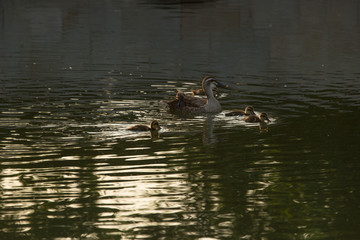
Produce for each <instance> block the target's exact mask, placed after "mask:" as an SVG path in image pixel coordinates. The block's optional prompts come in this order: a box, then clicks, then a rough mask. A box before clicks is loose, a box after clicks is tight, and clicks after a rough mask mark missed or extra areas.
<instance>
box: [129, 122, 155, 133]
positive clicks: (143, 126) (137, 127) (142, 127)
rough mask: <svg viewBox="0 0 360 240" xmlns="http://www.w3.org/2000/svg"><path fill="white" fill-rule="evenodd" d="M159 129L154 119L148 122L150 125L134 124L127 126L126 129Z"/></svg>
mask: <svg viewBox="0 0 360 240" xmlns="http://www.w3.org/2000/svg"><path fill="white" fill-rule="evenodd" d="M159 129H161V127H160V125H159V122H158V121H156V120H152V121H151V122H150V127H148V126H146V125H141V124H139V125H134V126H132V127H129V128H127V129H126V130H130V131H157V130H159Z"/></svg>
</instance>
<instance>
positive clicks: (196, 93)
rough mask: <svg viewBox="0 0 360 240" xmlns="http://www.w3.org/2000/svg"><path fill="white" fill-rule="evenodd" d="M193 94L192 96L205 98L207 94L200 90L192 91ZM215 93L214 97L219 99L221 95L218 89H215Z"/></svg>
mask: <svg viewBox="0 0 360 240" xmlns="http://www.w3.org/2000/svg"><path fill="white" fill-rule="evenodd" d="M191 92H192V95H193V96H195V95H199V96H205V95H206V93H205V91H204V89H202V88H200V89H197V90H191ZM213 93H214V96H215V97H219V95H220V93H219V92H218V89H217V88H214V89H213Z"/></svg>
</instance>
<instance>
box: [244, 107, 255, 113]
mask: <svg viewBox="0 0 360 240" xmlns="http://www.w3.org/2000/svg"><path fill="white" fill-rule="evenodd" d="M244 112H245V114H246V115H255V109H254V107H253V106H246V108H245V111H244Z"/></svg>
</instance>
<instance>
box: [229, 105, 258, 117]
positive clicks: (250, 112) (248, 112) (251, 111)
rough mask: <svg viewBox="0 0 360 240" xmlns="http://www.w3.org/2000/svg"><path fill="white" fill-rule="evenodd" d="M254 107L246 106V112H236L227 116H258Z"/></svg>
mask: <svg viewBox="0 0 360 240" xmlns="http://www.w3.org/2000/svg"><path fill="white" fill-rule="evenodd" d="M254 111H255V110H254V107H253V106H246V108H245V110H234V111H231V112H228V113H225V116H249V115H256V114H255V112H254Z"/></svg>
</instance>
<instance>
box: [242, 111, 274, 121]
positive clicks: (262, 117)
mask: <svg viewBox="0 0 360 240" xmlns="http://www.w3.org/2000/svg"><path fill="white" fill-rule="evenodd" d="M244 121H245V122H248V123H256V122H260V123H265V121H267V122H271V121H270V119H269V117H268V115H267V113H264V112H263V113H260V114H259V116H256V115H249V116H246V117H245V118H244Z"/></svg>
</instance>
